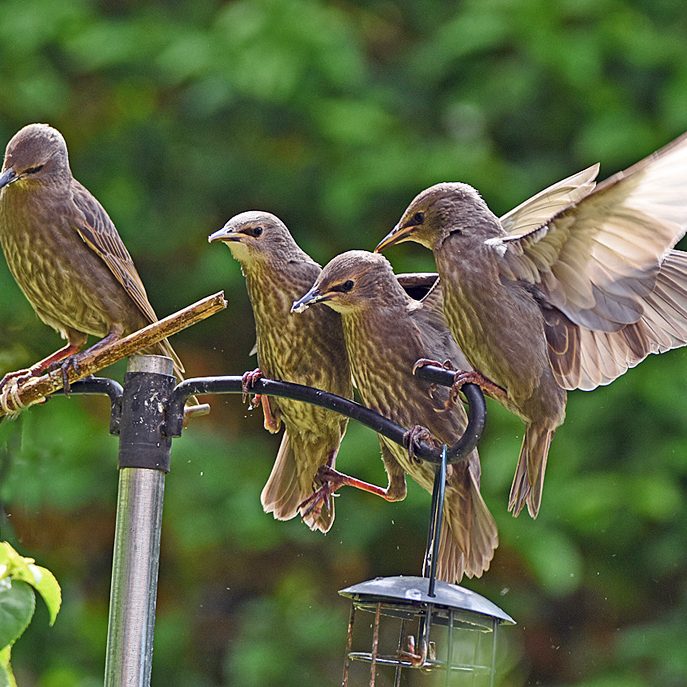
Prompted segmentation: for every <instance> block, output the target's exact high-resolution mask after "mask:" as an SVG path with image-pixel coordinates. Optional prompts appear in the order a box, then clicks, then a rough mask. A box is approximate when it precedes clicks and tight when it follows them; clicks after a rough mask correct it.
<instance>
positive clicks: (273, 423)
mask: <svg viewBox="0 0 687 687" xmlns="http://www.w3.org/2000/svg"><path fill="white" fill-rule="evenodd" d="M264 376H265V375H264V374H263V372H262V370H261V369H260V368H259V367H256V368H255V369H254V370H253V371H252V372H246V373H244V375H243V377H241V391H242V392H243V397H242V401H243V403H245V402H246V400H247V399H248V395H249V394H250V390H251V389H252V388H253V385H254V384H255V382H257V381H258V379H261V378H262V377H264ZM259 405H260V406H262V414H263V415H264V416H265V421H264V423H263V427H264V428H265V429H266V430H267V431H268V432H269V433H270V434H276V433H277V432H278V431H279V428H280V427H281V421H280V420H279V418H276V417H275V416H274V413H273V412H272V408H271V407H270V399H269V396H266V395H265V394H255V396H253V398H252V399H251V400H250V401H248V406H249V407H250V409H251V410H252V409H253V408H257V407H258V406H259Z"/></svg>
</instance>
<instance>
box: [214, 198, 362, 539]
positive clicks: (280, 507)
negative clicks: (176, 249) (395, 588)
mask: <svg viewBox="0 0 687 687" xmlns="http://www.w3.org/2000/svg"><path fill="white" fill-rule="evenodd" d="M209 240H210V241H211V242H212V241H222V242H224V243H226V245H227V246H228V248H229V249H230V250H231V253H232V255H233V256H234V258H235V259H236V260H237V261H238V262H239V263H240V264H241V270H242V272H243V274H244V276H245V278H246V286H247V289H248V296H249V298H250V301H251V305H252V306H253V314H254V315H255V327H256V334H257V354H258V364H259V366H260V370H261V371H262V372H263V373H264V374H265V376H267V377H270V378H272V379H280V380H285V381H289V382H296V383H298V384H306V385H308V386H314V387H317V388H319V389H325V390H326V391H331V392H333V393H335V394H339V395H340V396H346V397H349V398H350V397H351V396H352V394H353V390H352V385H351V374H350V370H349V367H348V358H347V356H346V351H345V348H344V345H343V334H342V331H341V320H340V318H339V316H338V315H337V314H336V313H334V312H332V311H330V310H326V309H323V310H318V311H315V310H313V311H312V312H309V313H307V314H306V317H303V318H298V317H293V316H292V315H290V313H289V311H290V308H291V303H292V302H293V300H294V298H296V297H298V296H299V295H301V294H302V293H303V292H304V291H306V290H307V289H308V288H309V287H310V285H311V284H312V283H313V281H315V279H316V278H317V276H318V275H319V273H320V269H321V268H320V266H319V265H318V264H317V263H316V262H315V261H314V260H312V259H311V258H310V257H309V256H308V255H307V254H306V253H304V252H303V251H302V250H301V249H300V248H299V247H298V245H297V244H296V242H295V241H294V239H293V237H292V236H291V234H290V233H289V231H288V229H287V228H286V226H285V225H284V223H283V222H282V221H281V220H280V219H279V218H277V217H275V216H274V215H271V214H269V213H267V212H255V211H254V212H243V213H241V214H239V215H236V216H235V217H233V218H232V219H230V220H229V221H228V222H227V223H226V224H225V225H224V227H223V228H222V229H220V230H219V231H217V232H215V233H214V234H212V235H211V236H210V239H209ZM268 407H270V408H271V409H272V412H273V414H274V419H275V421H276V426H274V427H272V429H271V431H277V430H278V428H279V423H280V422H283V423H284V425H285V432H284V436H283V438H282V442H281V446H280V447H279V452H278V454H277V458H276V461H275V464H274V468H273V469H272V474H271V475H270V477H269V479H268V481H267V484H266V485H265V488H264V489H263V491H262V494H261V501H262V505H263V508H264V509H265V512H267V513H273V514H274V517H275V518H277V519H278V520H289V519H291V518H293V517H295V516H296V515H297V514H298V513H299V512H300V513H301V515H302V516H303V519H304V521H305V523H306V524H307V525H308V526H309V527H310V528H311V529H319V530H321V531H322V532H327V531H328V530H329V528H330V527H331V526H332V522H333V520H334V501H333V499H332V498H331V497H329V498H327V499H326V502H325V503H324V507H322V508H320V507H315V508H314V509H309V508H308V506H307V505H303V502H304V501H306V499H308V498H310V497H311V496H312V495H313V492H314V489H313V487H314V484H315V480H316V475H317V471H318V469H319V468H320V467H321V466H323V465H325V464H328V465H330V466H333V465H334V461H335V458H336V453H337V451H338V450H339V444H340V443H341V439H342V438H343V435H344V433H345V431H346V423H347V420H346V418H344V417H343V416H341V415H338V414H336V413H334V412H332V411H329V410H325V409H323V408H318V407H316V406H313V405H310V404H307V403H300V402H298V401H291V400H289V399H285V398H276V397H272V398H270V400H269V406H268ZM267 423H268V418H267V416H266V426H267ZM316 505H317V504H316Z"/></svg>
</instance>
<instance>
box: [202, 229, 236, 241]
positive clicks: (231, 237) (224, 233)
mask: <svg viewBox="0 0 687 687" xmlns="http://www.w3.org/2000/svg"><path fill="white" fill-rule="evenodd" d="M241 236H242V234H239V233H237V232H235V231H231V230H229V229H227V228H226V227H222V228H221V229H219V230H217V231H216V232H215V233H214V234H210V236H208V243H215V242H216V241H224V242H227V243H228V242H231V241H240V240H241Z"/></svg>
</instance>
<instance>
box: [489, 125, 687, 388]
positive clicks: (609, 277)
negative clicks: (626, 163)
mask: <svg viewBox="0 0 687 687" xmlns="http://www.w3.org/2000/svg"><path fill="white" fill-rule="evenodd" d="M685 188H687V135H683V136H682V137H680V138H678V139H677V140H675V141H673V142H672V143H671V144H669V145H668V146H666V147H665V148H663V149H661V150H659V151H657V152H656V153H654V154H653V155H651V156H649V157H647V158H645V159H644V160H642V161H641V162H639V163H637V164H636V165H634V166H633V167H631V168H629V169H628V170H625V171H624V172H620V173H618V174H616V175H614V176H612V177H610V178H609V179H607V180H606V181H604V182H603V183H601V184H599V185H598V186H597V187H596V189H595V190H594V191H593V192H591V193H589V194H588V195H587V196H585V197H584V198H583V199H582V200H581V201H579V202H578V204H577V205H574V206H571V207H569V208H568V209H566V210H564V211H563V212H561V213H559V214H558V215H557V216H555V217H554V218H553V219H552V220H551V221H549V222H548V223H547V224H545V225H543V226H541V227H539V228H537V229H534V230H532V231H529V232H527V233H523V234H510V235H508V236H504V237H499V238H495V239H489V240H488V241H487V243H488V244H489V245H491V246H492V247H493V248H494V250H495V251H497V253H498V255H499V259H498V264H499V269H500V272H501V274H502V276H503V277H504V278H505V279H510V280H514V281H521V282H526V283H529V284H532V285H534V286H535V287H536V292H537V293H538V295H539V297H540V299H541V302H542V308H543V312H544V317H545V320H546V323H547V327H546V334H547V340H548V342H549V346H550V359H551V363H552V367H553V369H554V372H555V373H556V376H557V378H558V381H559V383H560V384H561V385H562V386H564V387H565V388H585V389H590V388H594V387H595V386H598V385H599V384H606V383H608V382H610V381H612V380H613V379H615V378H616V377H617V376H619V375H620V374H622V373H623V372H624V371H625V370H626V369H627V368H628V367H631V366H633V365H636V364H637V363H638V362H639V361H640V360H643V359H644V357H646V356H647V355H648V354H649V353H652V352H659V351H661V350H667V348H671V347H674V346H675V345H681V342H682V340H683V339H684V338H685V334H684V331H685V328H686V327H687V319H685V318H686V311H685V306H686V305H687V301H686V300H685V294H684V287H685V283H686V281H687V280H686V278H685V277H683V276H682V274H681V271H680V268H679V263H681V262H683V260H682V258H680V257H679V256H680V255H682V254H680V253H670V254H669V251H670V249H671V248H672V247H673V246H674V245H675V243H676V242H677V241H678V240H679V239H680V238H681V237H682V236H683V235H684V233H685V230H686V229H687V193H685ZM669 255H670V256H673V257H670V260H668V259H667V257H668V256H669ZM674 256H678V257H674ZM664 261H665V264H666V268H665V271H664V270H663V268H662V265H663V264H664ZM681 331H682V332H683V333H682V334H681V333H680V332H681Z"/></svg>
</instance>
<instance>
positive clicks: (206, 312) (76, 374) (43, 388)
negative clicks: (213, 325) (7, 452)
mask: <svg viewBox="0 0 687 687" xmlns="http://www.w3.org/2000/svg"><path fill="white" fill-rule="evenodd" d="M226 307H227V302H226V301H225V300H224V291H219V292H218V293H216V294H214V295H212V296H208V297H207V298H203V299H202V300H200V301H198V302H197V303H194V304H193V305H189V306H187V307H186V308H183V309H182V310H179V311H178V312H175V313H174V314H172V315H169V316H168V317H165V318H163V319H162V320H159V321H158V322H154V323H153V324H150V325H148V326H147V327H144V328H143V329H139V330H138V331H137V332H134V333H133V334H129V335H128V336H125V337H123V338H121V339H118V340H117V341H114V342H112V343H110V344H107V345H105V346H103V347H102V348H97V349H95V350H94V351H92V352H88V351H86V353H85V355H84V356H83V357H82V358H79V365H78V369H74V367H72V366H70V367H69V368H68V369H67V379H68V381H69V383H70V384H71V383H72V382H75V381H77V380H79V379H82V378H83V377H88V376H89V375H92V374H95V373H96V372H98V371H99V370H102V369H103V368H104V367H107V366H108V365H112V364H113V363H116V362H117V361H118V360H121V359H122V358H127V357H129V356H131V355H133V354H134V353H137V352H139V351H142V350H145V349H147V348H150V347H151V346H154V345H155V344H156V343H158V341H162V339H166V338H168V337H170V336H172V335H173V334H176V333H177V332H180V331H181V330H182V329H186V328H187V327H191V326H193V325H194V324H197V323H198V322H200V321H201V320H204V319H206V318H207V317H210V316H211V315H214V314H215V313H217V312H219V311H220V310H224V308H226ZM62 386H63V379H62V370H61V369H58V370H55V371H53V372H50V373H48V374H44V375H42V376H40V377H29V378H19V379H18V380H14V379H13V380H10V381H9V382H8V383H7V384H6V385H5V387H4V388H3V389H2V392H0V417H2V416H3V415H16V414H18V413H19V412H20V411H21V410H23V409H24V408H27V407H28V406H30V405H33V404H35V403H40V402H41V401H43V399H45V397H46V396H49V395H50V394H53V393H55V392H56V391H59V390H60V389H61V388H62Z"/></svg>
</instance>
